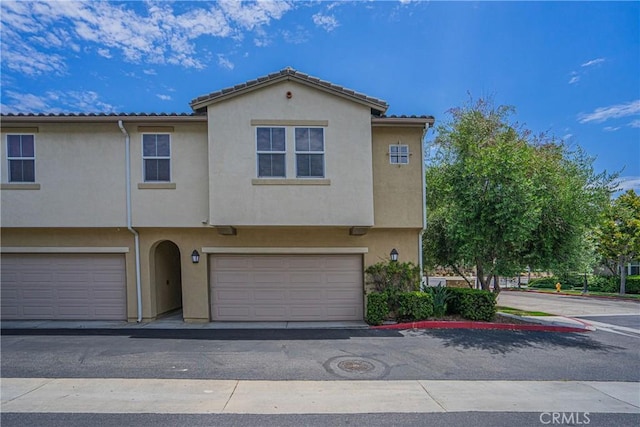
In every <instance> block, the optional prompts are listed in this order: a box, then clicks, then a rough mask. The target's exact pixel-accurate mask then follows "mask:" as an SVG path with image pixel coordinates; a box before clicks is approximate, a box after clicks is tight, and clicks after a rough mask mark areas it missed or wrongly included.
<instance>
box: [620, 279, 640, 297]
mask: <svg viewBox="0 0 640 427" xmlns="http://www.w3.org/2000/svg"><path fill="white" fill-rule="evenodd" d="M625 290H626V292H627V293H628V294H640V276H638V275H636V276H627V282H626V284H625ZM618 291H620V283H618Z"/></svg>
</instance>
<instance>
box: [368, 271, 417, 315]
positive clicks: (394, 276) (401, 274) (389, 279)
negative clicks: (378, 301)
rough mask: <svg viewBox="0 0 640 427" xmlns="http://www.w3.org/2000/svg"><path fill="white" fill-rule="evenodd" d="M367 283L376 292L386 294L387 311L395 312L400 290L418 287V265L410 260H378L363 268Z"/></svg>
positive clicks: (407, 290) (415, 289)
mask: <svg viewBox="0 0 640 427" xmlns="http://www.w3.org/2000/svg"><path fill="white" fill-rule="evenodd" d="M365 273H366V275H367V285H370V286H372V287H373V290H374V291H376V292H384V293H385V294H387V299H388V306H389V311H391V312H394V313H395V312H397V310H398V304H399V301H398V298H399V297H400V294H401V293H402V292H413V291H417V290H418V289H419V288H420V267H417V266H416V265H415V264H413V263H411V262H393V261H387V262H379V263H377V264H374V265H370V266H369V267H367V269H366V270H365Z"/></svg>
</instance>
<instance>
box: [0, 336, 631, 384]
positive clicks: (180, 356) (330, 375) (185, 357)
mask: <svg viewBox="0 0 640 427" xmlns="http://www.w3.org/2000/svg"><path fill="white" fill-rule="evenodd" d="M31 332H32V335H23V333H24V331H15V330H5V331H3V336H2V341H1V343H2V361H1V367H2V376H3V377H5V378H11V377H13V378H20V377H22V378H191V379H254V380H340V379H366V380H382V379H385V380H386V379H388V380H413V379H434V380H439V379H441V380H587V381H640V371H639V370H638V369H637V366H638V364H637V363H629V362H630V361H634V362H638V359H639V353H638V345H639V344H640V341H639V339H638V338H636V337H630V336H625V335H619V334H611V333H608V332H605V331H595V332H585V333H552V332H528V331H498V330H465V329H432V330H410V331H399V332H398V331H380V330H366V329H365V330H134V331H126V330H119V331H91V330H79V331H73V330H63V331H47V330H40V331H38V330H34V331H31ZM94 332H95V333H99V334H100V335H94V334H93V333H94ZM15 334H19V335H15ZM342 361H352V362H353V363H363V364H367V366H371V367H372V368H371V369H369V370H366V371H362V372H358V371H354V372H349V371H345V370H340V369H336V367H335V366H336V364H338V363H340V362H342Z"/></svg>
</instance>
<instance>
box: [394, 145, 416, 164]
mask: <svg viewBox="0 0 640 427" xmlns="http://www.w3.org/2000/svg"><path fill="white" fill-rule="evenodd" d="M393 147H398V150H400V147H406V148H407V154H406V155H404V154H400V151H398V152H397V153H395V154H393V153H392V152H391V150H392V148H393ZM410 156H411V153H410V152H409V145H407V144H391V145H389V163H390V164H392V165H408V164H409V157H410ZM394 157H399V158H400V159H399V160H400V161H398V162H394V161H393V158H394ZM403 157H406V159H407V161H406V162H403V161H402V159H403Z"/></svg>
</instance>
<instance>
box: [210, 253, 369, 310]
mask: <svg viewBox="0 0 640 427" xmlns="http://www.w3.org/2000/svg"><path fill="white" fill-rule="evenodd" d="M209 265H210V269H211V271H210V283H211V318H212V320H218V321H268V320H272V321H326V320H362V319H363V295H362V292H363V283H362V277H363V276H362V257H361V256H360V255H277V256H276V255H212V256H211V259H210V263H209Z"/></svg>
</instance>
